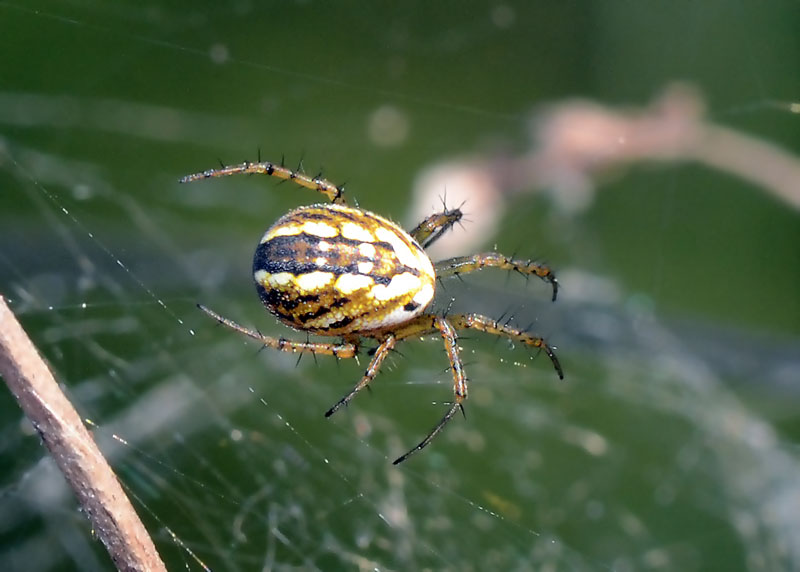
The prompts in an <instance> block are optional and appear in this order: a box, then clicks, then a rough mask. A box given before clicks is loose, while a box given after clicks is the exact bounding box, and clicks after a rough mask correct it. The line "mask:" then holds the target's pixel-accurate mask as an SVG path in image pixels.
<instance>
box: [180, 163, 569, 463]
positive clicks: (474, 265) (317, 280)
mask: <svg viewBox="0 0 800 572" xmlns="http://www.w3.org/2000/svg"><path fill="white" fill-rule="evenodd" d="M235 174H258V175H268V176H271V177H277V178H279V179H283V180H289V181H293V182H295V183H296V184H298V185H300V186H302V187H306V188H309V189H312V190H315V191H317V192H319V193H322V194H323V195H325V196H326V197H327V198H328V200H329V201H330V202H329V203H327V204H317V205H311V206H303V207H299V208H297V209H294V210H292V211H290V212H288V213H287V214H285V215H283V216H282V217H281V218H279V219H278V221H277V222H275V224H273V225H272V227H270V228H269V229H268V230H267V231H266V232H265V233H264V235H263V237H262V238H261V241H260V243H259V245H258V247H257V248H256V252H255V256H254V259H253V278H254V279H255V283H256V289H257V290H258V294H259V296H260V298H261V301H262V302H263V303H264V305H265V306H266V307H267V309H268V310H269V311H270V312H271V313H272V314H274V315H275V316H276V317H277V318H278V319H279V320H280V321H282V322H283V323H284V324H286V325H287V326H289V327H291V328H293V329H295V330H299V331H304V332H307V333H309V334H316V335H322V336H339V337H341V341H340V342H339V343H323V342H312V341H305V342H303V341H292V340H288V339H286V338H283V337H279V338H275V337H272V336H265V335H263V334H261V333H260V332H258V331H255V330H251V329H248V328H245V327H244V326H241V325H239V324H237V323H236V322H234V321H233V320H230V319H228V318H225V317H223V316H221V315H219V314H217V313H216V312H214V311H213V310H211V309H209V308H207V307H205V306H203V305H202V304H198V307H199V308H200V309H201V310H203V311H204V312H205V313H206V314H208V315H209V316H211V317H212V318H214V319H215V320H217V321H218V322H219V323H221V324H224V325H225V326H227V327H229V328H231V329H233V330H235V331H237V332H240V333H242V334H244V335H246V336H249V337H251V338H253V339H255V340H257V341H259V342H260V343H262V344H263V345H264V347H269V348H274V349H277V350H280V351H285V352H294V353H311V354H324V355H332V356H334V357H336V358H352V357H355V356H356V355H357V353H358V350H359V347H360V346H361V343H362V339H363V338H371V339H374V340H376V341H377V343H378V346H377V347H376V348H375V349H374V351H372V353H371V355H372V357H371V359H370V361H369V364H368V365H367V369H366V371H365V372H364V375H363V376H362V378H361V380H360V381H359V382H358V383H357V384H356V385H355V386H354V387H353V389H351V390H350V392H349V393H348V394H347V395H345V396H344V397H342V398H341V399H340V400H339V401H338V402H336V404H334V405H333V407H331V408H330V409H328V411H327V412H326V413H325V416H326V417H330V416H331V415H332V414H333V413H335V412H336V411H337V410H338V409H339V408H341V407H342V406H343V405H347V404H348V403H349V402H350V400H351V399H353V397H355V395H356V394H357V393H358V392H359V391H361V390H362V389H364V388H365V387H367V385H369V383H370V382H371V381H372V380H373V379H374V378H375V376H376V375H377V374H378V370H379V369H380V367H381V364H382V363H383V361H384V360H385V359H386V356H387V355H389V352H391V351H392V350H393V349H394V348H395V346H397V344H398V343H399V342H401V341H402V340H405V339H407V338H411V337H419V336H422V335H426V334H430V333H435V332H438V333H439V335H441V336H442V338H443V340H444V346H445V349H446V352H447V357H448V359H449V362H450V368H449V369H450V371H451V372H452V375H453V391H454V394H455V399H454V400H453V402H452V403H451V404H450V409H448V411H447V412H446V413H445V414H444V417H442V418H441V420H440V421H439V422H438V423H437V424H436V425H435V426H434V427H433V429H432V430H431V431H430V432H429V433H428V435H427V436H426V437H425V438H424V439H423V440H422V441H420V443H419V444H418V445H417V446H416V447H414V448H413V449H411V450H409V451H408V452H407V453H405V454H404V455H402V456H401V457H399V458H397V459H396V460H395V461H394V463H393V464H395V465H397V464H398V463H401V462H403V461H405V460H406V459H408V458H409V457H410V456H411V455H413V454H414V453H416V452H417V451H420V450H422V449H423V448H424V447H425V446H427V445H428V444H429V443H430V442H431V441H432V440H433V439H434V437H436V435H438V434H439V432H440V431H441V430H442V429H443V428H444V426H445V425H447V423H448V422H449V421H450V420H451V419H452V418H453V416H454V415H455V414H456V412H458V411H459V410H460V411H461V412H462V413H463V412H464V405H463V402H464V400H465V399H466V398H467V377H466V374H465V373H464V367H463V364H462V361H461V357H460V356H459V348H458V345H457V341H456V340H457V335H456V331H457V330H464V329H474V330H479V331H482V332H487V333H489V334H494V335H496V336H504V337H507V338H510V339H511V340H514V341H516V342H519V343H522V344H524V345H527V346H530V347H534V348H539V349H541V350H544V352H545V353H546V354H547V356H548V357H549V358H550V360H551V361H552V363H553V367H554V368H555V370H556V373H557V374H558V377H559V378H561V379H563V377H564V375H563V371H562V369H561V365H560V364H559V362H558V358H556V355H555V353H554V352H553V350H552V348H551V347H550V346H548V345H547V343H545V341H544V339H542V338H541V337H539V336H534V335H531V334H529V333H527V332H525V331H523V330H520V329H517V328H514V327H512V326H509V325H508V324H506V323H499V322H497V321H496V320H493V319H491V318H488V317H486V316H482V315H480V314H473V313H467V314H449V315H441V316H440V315H437V314H433V313H429V312H426V310H427V308H428V306H429V305H430V304H431V302H432V301H433V297H434V293H435V289H436V280H437V279H439V280H441V279H442V278H445V277H448V276H458V275H460V274H466V273H468V272H474V271H476V270H479V269H481V268H486V267H493V268H500V269H505V270H513V271H516V272H519V273H520V274H524V275H527V276H538V277H539V278H541V279H542V280H544V281H546V282H549V283H550V285H551V286H552V289H553V297H552V299H553V301H555V299H556V295H557V294H558V281H557V280H556V278H555V275H554V274H553V272H552V271H551V270H550V269H549V268H548V267H547V266H544V265H542V264H538V263H536V262H532V261H530V260H517V259H514V258H511V257H508V256H504V255H502V254H500V253H498V252H485V253H482V254H474V255H471V256H459V257H456V258H449V259H447V260H443V261H441V262H438V263H436V264H435V265H434V264H433V262H432V261H431V259H430V258H429V257H428V255H427V254H426V253H425V251H424V250H423V249H424V248H426V247H428V246H430V245H431V244H432V243H433V242H434V241H436V240H437V239H438V238H439V237H441V236H442V235H443V234H444V233H445V232H446V231H447V230H449V229H450V228H451V227H452V226H453V225H455V224H456V223H458V222H459V221H460V220H461V218H462V216H463V215H462V213H461V210H460V209H447V208H446V207H445V208H444V210H442V212H439V213H435V214H432V215H430V216H429V217H427V218H426V219H425V220H423V221H422V222H421V223H420V224H419V225H417V226H416V228H414V229H413V230H411V231H410V232H406V231H405V230H403V229H402V228H400V227H399V226H398V225H396V224H395V223H393V222H391V221H390V220H388V219H386V218H383V217H381V216H379V215H376V214H374V213H371V212H369V211H366V210H364V209H361V208H358V207H350V206H347V205H346V202H345V199H344V189H343V187H341V186H336V185H334V184H332V183H330V182H329V181H327V180H325V179H322V178H321V177H320V176H319V175H318V176H315V177H309V176H307V175H306V174H305V173H303V172H302V171H301V170H300V169H299V168H298V169H295V170H292V169H289V168H287V167H285V166H284V164H283V162H281V163H280V164H276V163H271V162H268V161H261V160H259V161H258V162H255V163H251V162H245V163H241V164H239V165H233V166H222V167H221V168H218V169H210V170H207V171H203V172H201V173H195V174H192V175H187V176H185V177H183V178H182V179H181V180H180V182H182V183H189V182H192V181H197V180H200V179H208V178H212V177H225V176H228V175H235Z"/></svg>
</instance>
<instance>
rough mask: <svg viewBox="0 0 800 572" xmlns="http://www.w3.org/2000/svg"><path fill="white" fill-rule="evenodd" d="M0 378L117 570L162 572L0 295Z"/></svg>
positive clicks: (108, 472) (114, 481)
mask: <svg viewBox="0 0 800 572" xmlns="http://www.w3.org/2000/svg"><path fill="white" fill-rule="evenodd" d="M0 376H2V377H3V379H4V380H5V382H6V384H7V385H8V387H9V389H10V390H11V393H13V394H14V397H16V399H17V402H18V403H19V405H20V407H21V408H22V410H23V411H24V412H25V415H26V416H27V417H28V419H29V420H30V421H31V423H32V424H33V426H34V427H35V428H36V430H37V431H38V432H39V435H40V436H41V438H42V440H43V441H44V444H45V445H46V446H47V448H48V449H49V450H50V454H51V455H52V456H53V458H54V459H55V461H56V464H57V465H58V467H59V468H60V469H61V473H62V474H63V475H64V477H65V478H66V479H67V482H69V484H70V486H71V487H72V490H73V491H75V496H77V498H78V502H79V503H80V505H81V507H82V508H83V511H84V512H85V513H86V514H87V515H88V517H89V520H90V521H91V523H92V528H93V531H94V533H95V534H96V535H97V536H98V537H99V538H100V540H101V541H102V542H103V544H105V546H106V549H107V550H108V553H109V554H110V555H111V559H112V560H113V561H114V564H115V565H116V566H117V569H118V570H132V571H133V570H143V571H144V570H148V571H150V570H156V571H158V570H164V571H166V568H165V567H164V563H163V562H162V561H161V558H160V557H159V555H158V553H157V552H156V548H155V546H154V545H153V541H152V540H151V539H150V536H149V535H148V534H147V531H146V530H145V528H144V525H143V524H142V522H141V521H140V520H139V517H138V516H137V514H136V512H135V511H134V510H133V506H131V503H130V501H129V500H128V497H127V496H126V495H125V493H124V492H123V490H122V487H121V486H120V484H119V481H118V480H117V477H116V475H114V472H113V471H112V470H111V467H110V466H109V465H108V463H107V462H106V460H105V458H104V457H103V455H102V453H100V450H99V449H98V448H97V445H96V444H95V442H94V439H93V438H92V436H91V434H90V433H89V432H88V431H87V430H86V427H85V426H84V424H83V422H82V421H81V418H80V416H79V415H78V413H77V411H75V409H74V408H73V407H72V404H71V403H70V402H69V400H68V399H67V397H66V396H65V395H64V393H63V392H62V391H61V388H60V387H59V385H58V383H57V382H56V380H55V378H54V377H53V374H52V373H51V372H50V369H49V368H48V367H47V365H46V364H45V362H44V360H43V359H42V358H41V356H40V355H39V353H38V352H37V351H36V348H35V347H34V345H33V343H32V342H31V340H30V338H28V336H27V334H26V333H25V331H24V330H23V329H22V326H20V324H19V322H18V321H17V319H16V317H15V316H14V314H13V313H12V312H11V309H10V308H9V307H8V305H7V304H6V301H5V299H4V298H3V296H0Z"/></svg>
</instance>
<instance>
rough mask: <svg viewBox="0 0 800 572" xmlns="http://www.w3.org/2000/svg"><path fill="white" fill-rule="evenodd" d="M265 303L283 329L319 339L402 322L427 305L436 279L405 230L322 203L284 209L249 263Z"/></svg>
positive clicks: (378, 218) (363, 213)
mask: <svg viewBox="0 0 800 572" xmlns="http://www.w3.org/2000/svg"><path fill="white" fill-rule="evenodd" d="M253 277H254V279H255V282H256V288H257V290H258V294H259V296H260V297H261V300H262V302H263V303H264V305H265V306H266V307H267V308H268V309H269V311H270V312H272V313H273V314H274V315H275V316H277V317H278V318H279V319H280V320H281V321H283V322H284V323H285V324H287V325H289V326H291V327H293V328H296V329H298V330H305V331H309V332H312V333H317V334H324V335H343V334H349V333H358V334H362V335H363V334H364V333H369V332H375V331H378V330H382V329H384V328H387V327H391V326H396V325H397V324H401V323H403V322H406V321H408V320H410V319H412V318H414V317H415V316H417V315H419V314H420V313H422V312H423V311H424V310H425V308H426V307H427V306H428V305H429V304H430V302H431V300H432V299H433V294H434V290H435V282H436V275H435V272H434V269H433V264H432V263H431V260H430V258H428V255H427V254H425V251H424V250H423V249H422V247H421V246H420V245H419V244H418V243H417V241H415V240H414V239H413V238H412V237H411V236H410V235H409V234H408V233H407V232H406V231H404V230H403V229H402V228H400V227H399V226H397V225H396V224H395V223H393V222H391V221H390V220H388V219H385V218H383V217H381V216H378V215H376V214H374V213H371V212H368V211H365V210H362V209H359V208H353V207H347V206H344V205H336V204H325V205H312V206H306V207H301V208H298V209H295V210H293V211H290V212H289V213H287V214H286V215H284V216H283V217H281V218H280V219H278V221H277V222H276V223H275V224H274V225H273V226H272V227H271V228H270V229H269V230H267V232H266V233H265V234H264V236H263V237H262V239H261V242H260V243H259V245H258V247H257V248H256V252H255V256H254V258H253Z"/></svg>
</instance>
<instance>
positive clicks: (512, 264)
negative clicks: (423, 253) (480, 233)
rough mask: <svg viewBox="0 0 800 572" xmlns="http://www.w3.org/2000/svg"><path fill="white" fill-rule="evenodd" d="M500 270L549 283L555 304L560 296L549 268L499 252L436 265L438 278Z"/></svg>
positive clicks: (464, 257) (452, 259) (461, 258)
mask: <svg viewBox="0 0 800 572" xmlns="http://www.w3.org/2000/svg"><path fill="white" fill-rule="evenodd" d="M487 267H491V268H500V269H502V270H514V271H515V272H519V273H520V274H523V275H525V276H538V277H539V278H541V279H542V280H544V281H545V282H549V283H550V284H551V285H552V287H553V302H555V301H556V296H557V295H558V280H556V276H555V274H553V271H552V270H550V268H548V267H547V266H545V265H543V264H539V263H537V262H533V261H531V260H517V259H514V258H509V257H508V256H505V255H503V254H500V253H499V252H484V253H481V254H473V255H471V256H458V257H456V258H448V259H447V260H442V261H441V262H437V263H436V276H437V277H439V278H444V277H446V276H458V275H459V274H467V273H468V272H475V271H476V270H480V269H481V268H487Z"/></svg>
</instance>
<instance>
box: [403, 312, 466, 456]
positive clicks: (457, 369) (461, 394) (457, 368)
mask: <svg viewBox="0 0 800 572" xmlns="http://www.w3.org/2000/svg"><path fill="white" fill-rule="evenodd" d="M421 318H432V322H433V326H434V327H435V328H436V329H438V330H439V332H440V333H441V334H442V338H443V339H444V347H445V350H446V351H447V357H448V359H449V360H450V370H451V371H452V372H453V393H454V394H455V400H454V401H453V404H452V406H451V407H450V409H449V410H448V411H447V413H445V414H444V417H442V419H441V420H440V421H439V423H437V424H436V426H434V428H433V429H432V430H431V432H430V433H428V435H427V437H425V438H424V439H423V440H422V441H420V442H419V444H418V445H417V446H416V447H414V448H413V449H411V450H410V451H408V452H407V453H406V454H405V455H402V456H400V457H398V458H397V459H395V461H394V462H393V463H392V464H393V465H397V464H399V463H402V462H403V461H405V460H406V459H408V458H409V457H410V456H411V455H413V454H414V453H416V452H417V451H421V450H422V449H424V448H425V447H426V446H427V445H428V443H430V442H431V441H433V439H434V437H436V435H438V434H439V432H440V431H441V430H442V429H444V426H445V425H447V423H448V421H450V420H451V419H452V418H453V416H454V415H455V414H456V413H457V412H458V411H459V410H461V411H462V412H463V411H464V405H463V402H464V400H465V399H466V398H467V377H466V375H465V374H464V365H463V363H462V361H461V356H459V355H458V344H457V342H456V339H457V336H456V329H455V328H454V327H453V325H452V324H451V323H450V322H449V319H448V318H441V317H439V316H426V315H423V316H421ZM425 321H426V320H417V322H416V324H417V326H418V327H419V326H421V327H424V326H425ZM411 329H412V330H413V329H415V328H411ZM416 333H420V332H419V331H418V332H416ZM409 335H413V334H409Z"/></svg>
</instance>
